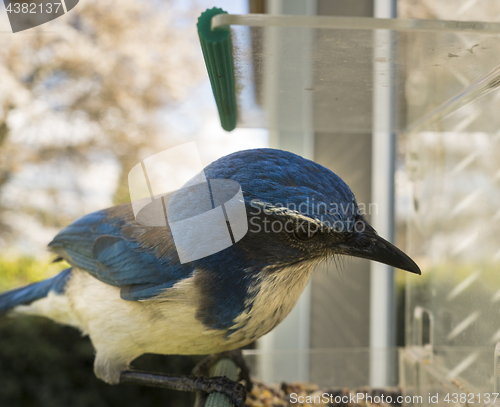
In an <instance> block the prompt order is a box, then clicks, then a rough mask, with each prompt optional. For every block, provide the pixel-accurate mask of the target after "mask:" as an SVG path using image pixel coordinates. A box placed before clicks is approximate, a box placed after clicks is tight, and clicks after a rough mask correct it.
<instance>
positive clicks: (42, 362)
mask: <svg viewBox="0 0 500 407" xmlns="http://www.w3.org/2000/svg"><path fill="white" fill-rule="evenodd" d="M199 360H200V357H188V356H160V355H144V356H142V357H140V358H139V359H137V360H136V361H135V362H134V363H133V367H134V368H136V369H139V370H145V371H151V372H164V373H167V374H189V373H190V371H191V369H192V368H193V367H194V366H195V364H196V363H197V362H198V361H199ZM93 363H94V350H93V348H92V345H91V343H90V340H89V339H88V338H87V337H82V336H81V334H80V333H79V332H78V331H77V330H76V329H73V328H69V327H65V326H61V325H57V324H55V323H54V322H51V321H50V320H48V319H45V318H37V317H21V318H13V319H11V318H7V317H0V383H1V385H0V406H2V407H32V406H37V407H68V406H71V407H89V406H92V407H112V406H117V407H118V406H141V407H158V406H162V407H181V406H182V407H185V406H189V405H192V404H193V403H194V396H193V395H192V394H190V393H185V392H177V391H171V390H164V389H156V388H151V387H141V386H135V385H118V386H110V385H108V384H106V383H104V382H102V381H100V380H98V379H97V378H96V377H95V376H94V372H93Z"/></svg>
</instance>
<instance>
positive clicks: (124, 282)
mask: <svg viewBox="0 0 500 407" xmlns="http://www.w3.org/2000/svg"><path fill="white" fill-rule="evenodd" d="M49 248H50V249H51V250H52V251H53V252H55V253H57V254H58V255H59V256H61V257H63V258H64V259H65V260H66V261H67V262H68V263H70V264H71V265H72V266H75V267H78V268H80V269H84V270H86V271H88V272H89V273H90V274H92V275H93V276H94V277H96V278H97V279H99V280H101V281H103V282H105V283H107V284H110V285H114V286H116V287H120V288H121V297H122V298H123V299H125V300H129V301H137V300H147V299H151V298H153V297H155V296H157V295H158V294H161V292H162V291H163V290H165V289H167V288H170V287H172V286H173V285H174V284H175V283H177V282H178V281H180V280H182V279H184V278H187V277H189V276H190V275H192V273H193V270H194V268H193V267H192V266H190V265H187V264H180V262H179V260H178V256H177V252H176V250H175V247H174V245H173V241H172V238H171V235H170V231H169V230H168V227H146V226H142V225H139V224H138V223H137V222H136V221H135V219H134V216H133V213H132V209H131V206H130V204H125V205H120V206H117V207H114V208H110V209H105V210H102V211H99V212H94V213H91V214H89V215H87V216H84V217H83V218H81V219H79V220H78V221H76V222H75V223H73V224H71V225H70V226H68V227H67V228H66V229H64V230H63V231H61V232H60V233H59V234H58V235H57V236H56V237H55V238H54V240H53V241H52V242H51V243H50V244H49Z"/></svg>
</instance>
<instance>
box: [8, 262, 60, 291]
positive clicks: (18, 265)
mask: <svg viewBox="0 0 500 407" xmlns="http://www.w3.org/2000/svg"><path fill="white" fill-rule="evenodd" d="M68 267H69V266H68V264H67V263H66V262H58V263H50V259H49V258H43V259H37V258H34V257H30V256H19V257H7V258H5V257H0V292H2V291H6V290H10V289H13V288H17V287H20V286H23V285H28V284H31V283H34V282H36V281H41V280H44V279H46V278H48V277H52V276H54V275H56V274H57V273H59V272H60V271H61V270H64V269H65V268H68Z"/></svg>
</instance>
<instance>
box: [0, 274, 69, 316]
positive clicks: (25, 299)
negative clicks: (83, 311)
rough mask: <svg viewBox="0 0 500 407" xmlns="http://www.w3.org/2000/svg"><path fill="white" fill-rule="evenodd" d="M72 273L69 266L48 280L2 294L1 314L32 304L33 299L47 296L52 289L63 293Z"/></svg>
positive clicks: (0, 296)
mask: <svg viewBox="0 0 500 407" xmlns="http://www.w3.org/2000/svg"><path fill="white" fill-rule="evenodd" d="M70 275H71V268H68V269H66V270H64V271H62V272H61V273H59V274H58V275H57V276H55V277H52V278H49V279H48V280H43V281H40V282H38V283H33V284H30V285H27V286H26V287H21V288H17V289H15V290H12V291H7V292H5V293H3V294H0V314H2V313H5V312H7V311H9V310H11V309H13V308H14V307H17V306H18V305H28V304H31V303H32V302H33V301H36V300H39V299H41V298H44V297H46V296H47V295H49V292H51V291H53V292H55V293H56V294H61V293H63V292H64V289H65V287H66V282H67V281H68V278H69V276H70Z"/></svg>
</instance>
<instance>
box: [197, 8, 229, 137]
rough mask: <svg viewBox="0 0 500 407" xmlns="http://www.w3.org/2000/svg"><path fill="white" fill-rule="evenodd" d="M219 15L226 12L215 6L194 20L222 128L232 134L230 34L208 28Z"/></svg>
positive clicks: (226, 28)
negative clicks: (214, 17) (213, 18)
mask: <svg viewBox="0 0 500 407" xmlns="http://www.w3.org/2000/svg"><path fill="white" fill-rule="evenodd" d="M222 13H227V12H226V11H224V10H222V9H220V8H215V7H214V8H212V9H208V10H207V11H205V12H204V13H202V14H201V16H200V17H199V18H198V24H197V27H198V36H199V37H200V43H201V49H202V51H203V58H204V59H205V65H206V66H207V71H208V76H209V78H210V84H211V85H212V91H213V93H214V97H215V103H216V104H217V109H218V111H219V117H220V122H221V125H222V128H223V129H224V130H226V131H232V130H234V129H235V128H236V122H237V119H238V107H237V104H236V87H235V79H234V61H233V44H232V42H231V31H230V29H229V27H220V28H217V29H215V30H212V28H211V22H212V17H213V16H215V15H217V14H222Z"/></svg>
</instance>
